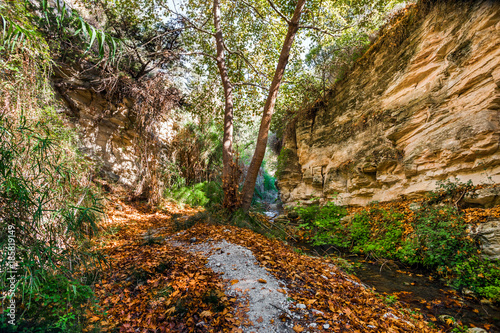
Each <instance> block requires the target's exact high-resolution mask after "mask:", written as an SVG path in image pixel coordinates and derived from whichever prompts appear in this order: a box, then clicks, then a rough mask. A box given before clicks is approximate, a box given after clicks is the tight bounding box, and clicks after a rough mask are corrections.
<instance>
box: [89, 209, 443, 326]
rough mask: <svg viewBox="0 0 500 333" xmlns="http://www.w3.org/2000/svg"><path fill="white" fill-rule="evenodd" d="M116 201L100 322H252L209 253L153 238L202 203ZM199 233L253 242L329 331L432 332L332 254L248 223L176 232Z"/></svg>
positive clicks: (105, 243) (106, 245) (107, 239)
mask: <svg viewBox="0 0 500 333" xmlns="http://www.w3.org/2000/svg"><path fill="white" fill-rule="evenodd" d="M120 206H121V207H120ZM115 207H119V208H120V209H113V210H111V212H110V219H109V221H108V223H107V225H106V228H107V229H109V230H113V228H115V230H116V228H117V227H121V229H120V230H119V232H117V233H115V234H108V235H107V236H104V237H103V238H102V239H101V242H102V243H101V246H100V248H101V250H103V251H104V252H105V254H106V255H107V256H108V258H109V267H108V268H106V269H105V271H104V273H103V278H102V280H101V281H100V282H99V283H98V284H96V285H95V290H96V294H97V295H98V297H99V301H100V306H101V307H102V309H103V310H104V312H103V313H100V314H91V313H89V318H91V321H92V322H94V325H95V326H100V327H101V328H102V329H103V330H104V331H113V332H238V331H241V329H240V328H239V327H240V326H242V325H243V326H247V325H251V323H249V322H247V321H245V320H244V319H238V318H244V313H239V312H241V311H242V310H244V307H245V306H244V304H242V302H245V300H236V299H234V298H232V299H228V298H227V297H226V296H225V295H224V293H223V290H224V282H223V281H222V279H221V278H220V277H219V276H218V275H216V274H215V273H214V272H213V271H211V270H210V269H208V268H206V267H205V263H206V260H205V259H204V258H203V257H201V256H196V255H193V254H190V253H188V252H187V251H184V250H183V249H182V248H179V247H172V246H169V245H168V244H166V243H165V242H155V240H156V239H162V238H165V236H166V235H171V234H172V233H173V229H172V225H171V217H172V215H173V214H183V215H191V214H194V213H195V212H196V210H194V209H184V210H181V209H180V208H179V207H177V206H175V205H173V204H172V205H170V206H168V207H167V208H166V211H167V213H161V212H151V211H148V210H147V209H146V208H145V207H141V206H137V205H136V206H135V207H131V206H127V205H125V204H123V203H120V205H117V206H115ZM193 237H196V239H198V240H200V241H203V240H204V239H208V238H212V239H213V240H214V241H217V240H222V239H226V240H227V241H230V242H232V243H234V244H238V245H242V246H245V247H247V248H249V249H251V250H252V251H253V253H254V254H255V256H256V258H257V259H258V260H259V262H260V264H261V265H263V266H265V267H266V269H267V270H268V271H269V272H271V273H272V274H273V275H275V276H276V277H277V278H278V279H281V280H282V281H285V282H286V285H287V288H288V295H289V296H291V297H292V298H293V299H294V300H295V301H297V303H302V304H305V305H306V306H307V308H308V309H312V308H314V309H316V310H319V311H321V312H316V313H318V315H317V317H316V320H315V322H316V323H318V324H329V325H330V328H329V330H328V331H334V332H432V331H433V330H431V329H429V328H428V326H427V323H426V322H424V321H422V320H421V318H418V317H412V316H410V315H409V314H408V313H404V312H402V311H401V310H400V309H397V308H394V307H389V306H387V305H385V304H384V303H383V302H382V301H381V300H380V298H378V297H377V295H376V294H374V293H373V292H371V291H369V290H366V289H364V288H363V287H361V286H360V284H359V281H358V280H357V279H356V278H355V277H352V276H347V275H345V274H344V273H342V272H341V271H339V270H337V269H336V268H335V267H334V266H333V265H332V264H330V263H329V262H328V260H325V259H322V258H314V257H308V256H305V255H300V254H297V253H295V252H294V251H293V250H292V248H290V247H289V246H287V245H285V244H284V243H283V242H281V241H277V240H270V239H267V238H266V237H264V236H262V235H259V234H256V233H254V232H252V231H250V230H246V229H241V228H236V227H228V226H216V225H207V224H198V225H196V226H194V227H193V228H191V229H189V230H187V232H185V233H183V234H181V235H179V236H177V238H179V239H184V240H190V239H192V238H193ZM261 283H265V281H264V280H263V281H261ZM214 297H215V298H214ZM214 299H216V300H217V302H215V303H214V301H213V300H214ZM281 319H282V320H284V321H285V320H288V321H291V322H293V321H294V320H295V319H293V320H292V319H291V318H286V317H283V318H281ZM306 324H307V318H305V319H304V320H303V321H302V322H295V323H294V330H295V331H296V332H301V331H302V330H303V329H304V326H305V325H306ZM320 327H321V326H320ZM91 328H92V327H89V329H91Z"/></svg>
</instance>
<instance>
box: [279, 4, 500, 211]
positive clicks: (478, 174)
mask: <svg viewBox="0 0 500 333" xmlns="http://www.w3.org/2000/svg"><path fill="white" fill-rule="evenodd" d="M425 2H426V3H427V5H426V6H417V7H416V9H415V8H414V9H413V10H411V11H410V14H407V16H406V17H405V18H404V19H403V20H402V22H403V24H399V26H398V24H394V26H393V27H392V28H391V29H388V30H387V31H384V32H383V33H382V34H381V36H380V38H379V40H378V41H376V42H375V43H374V44H373V45H372V46H371V48H370V49H369V50H368V51H367V53H366V54H365V55H364V56H363V58H361V59H360V61H358V63H357V64H356V66H355V67H354V69H353V70H352V71H351V72H350V73H349V75H348V76H347V77H346V78H344V79H343V80H342V81H340V82H338V83H337V84H336V85H335V86H334V87H333V90H332V91H331V93H330V94H329V96H328V97H327V98H326V99H325V100H323V101H320V102H318V103H316V105H314V106H313V107H312V108H311V109H309V110H305V111H304V112H302V113H301V114H299V115H298V117H297V118H296V119H295V121H294V122H293V123H292V124H291V125H290V126H291V127H290V128H289V130H288V133H287V134H286V136H285V140H284V141H285V142H284V151H283V152H282V154H283V157H284V158H285V159H286V162H285V163H284V165H286V167H285V168H284V169H283V170H282V172H281V176H280V179H279V182H278V184H279V187H280V190H281V194H282V200H283V201H284V202H285V203H287V204H292V203H294V202H298V201H300V202H306V203H307V202H312V201H324V200H337V201H338V202H339V203H341V204H345V205H365V204H367V203H369V202H370V201H388V200H393V199H399V198H401V197H402V196H403V197H408V198H413V197H418V196H421V195H422V194H424V193H426V192H427V191H431V190H434V189H435V188H436V182H437V181H438V180H445V179H449V178H454V177H457V178H459V179H460V180H461V181H468V180H469V179H470V180H472V181H473V182H474V184H479V183H500V151H499V140H500V115H499V111H500V3H499V2H497V1H425ZM419 11H420V12H419ZM405 20H406V21H405ZM398 29H403V30H404V29H407V30H408V31H402V32H401V31H398ZM395 44H396V45H395Z"/></svg>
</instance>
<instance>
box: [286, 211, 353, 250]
mask: <svg viewBox="0 0 500 333" xmlns="http://www.w3.org/2000/svg"><path fill="white" fill-rule="evenodd" d="M295 211H296V212H297V213H298V214H299V216H300V218H301V220H302V221H303V223H302V224H301V225H300V227H302V228H305V229H306V230H310V231H311V232H312V244H313V245H327V244H329V245H334V246H339V247H347V246H348V244H349V243H348V238H346V237H345V236H346V234H345V232H344V231H345V228H344V226H343V224H342V223H341V222H342V221H341V219H342V218H343V217H344V216H346V215H347V210H346V209H345V208H343V207H340V206H337V205H335V204H334V203H333V202H329V203H327V204H325V205H324V206H322V207H319V206H309V207H297V208H295Z"/></svg>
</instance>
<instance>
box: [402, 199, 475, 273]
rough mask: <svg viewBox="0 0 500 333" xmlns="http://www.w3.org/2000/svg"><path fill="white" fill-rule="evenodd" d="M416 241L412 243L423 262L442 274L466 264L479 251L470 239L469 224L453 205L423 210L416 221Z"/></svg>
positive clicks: (416, 254)
mask: <svg viewBox="0 0 500 333" xmlns="http://www.w3.org/2000/svg"><path fill="white" fill-rule="evenodd" d="M413 228H414V235H413V239H414V241H412V242H410V244H411V245H412V246H415V248H414V249H413V250H414V251H413V252H414V254H415V256H416V257H418V260H419V261H420V263H422V264H423V265H424V266H426V267H429V268H434V269H437V271H438V272H440V273H446V272H447V271H449V267H452V266H455V265H457V264H458V263H461V262H464V260H466V259H467V258H469V257H470V256H471V254H472V253H473V252H475V251H476V246H475V244H474V242H473V240H472V239H471V238H468V237H467V231H466V228H467V225H466V224H465V222H464V221H463V218H462V217H461V215H460V214H459V212H458V210H457V209H456V208H455V207H452V206H441V207H439V206H438V207H434V206H428V207H426V208H424V209H422V210H420V211H419V212H418V214H417V216H416V218H415V221H414V225H413Z"/></svg>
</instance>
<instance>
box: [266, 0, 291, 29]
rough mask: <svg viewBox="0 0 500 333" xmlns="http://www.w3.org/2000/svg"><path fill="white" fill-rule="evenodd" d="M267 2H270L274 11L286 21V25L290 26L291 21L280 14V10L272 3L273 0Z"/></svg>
mask: <svg viewBox="0 0 500 333" xmlns="http://www.w3.org/2000/svg"><path fill="white" fill-rule="evenodd" d="M267 2H269V4H270V5H271V7H272V8H273V10H274V11H275V12H276V13H277V14H278V15H279V16H280V17H281V18H282V19H283V20H285V22H286V23H288V24H290V20H289V19H288V18H287V17H286V16H285V15H284V14H283V13H282V12H280V10H279V9H278V8H277V7H276V5H275V4H274V3H273V2H272V1H271V0H267Z"/></svg>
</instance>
